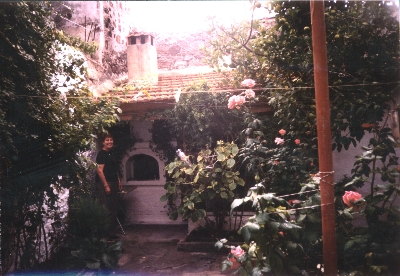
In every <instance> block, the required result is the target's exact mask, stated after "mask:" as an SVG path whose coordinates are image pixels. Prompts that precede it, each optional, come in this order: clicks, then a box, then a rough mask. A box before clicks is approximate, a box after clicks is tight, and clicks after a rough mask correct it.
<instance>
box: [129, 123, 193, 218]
mask: <svg viewBox="0 0 400 276" xmlns="http://www.w3.org/2000/svg"><path fill="white" fill-rule="evenodd" d="M131 126H133V130H134V133H135V137H136V138H137V139H138V140H139V142H137V143H136V144H135V146H134V148H133V149H132V150H131V151H129V152H128V154H127V155H126V156H125V157H124V159H123V160H122V164H123V165H124V167H123V170H124V176H123V179H122V185H125V187H126V188H128V189H129V187H131V188H132V187H135V189H134V190H133V191H131V192H129V193H128V194H125V195H124V196H123V201H124V204H125V208H126V220H125V223H126V224H187V222H184V221H182V220H181V219H178V220H177V221H170V220H169V219H168V214H167V211H168V210H167V208H166V207H164V206H165V205H166V202H160V198H161V197H162V196H163V195H164V194H165V190H164V184H165V182H166V179H165V175H164V167H165V163H164V161H162V160H160V158H159V157H158V156H157V154H156V153H155V152H153V151H152V150H151V149H150V147H149V141H150V140H151V133H150V132H149V129H150V128H151V127H152V122H151V121H131ZM136 154H146V155H149V156H151V157H153V158H154V159H156V160H157V162H158V168H159V172H160V179H158V180H146V181H135V180H129V181H128V180H127V179H126V175H127V173H126V163H127V161H128V160H129V158H130V157H131V156H133V155H136Z"/></svg>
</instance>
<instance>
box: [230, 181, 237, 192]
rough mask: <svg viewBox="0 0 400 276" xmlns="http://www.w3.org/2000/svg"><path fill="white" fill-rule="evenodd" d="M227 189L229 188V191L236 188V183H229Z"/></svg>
mask: <svg viewBox="0 0 400 276" xmlns="http://www.w3.org/2000/svg"><path fill="white" fill-rule="evenodd" d="M229 189H230V190H231V191H233V190H235V189H236V183H235V182H232V183H230V184H229Z"/></svg>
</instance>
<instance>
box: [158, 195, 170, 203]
mask: <svg viewBox="0 0 400 276" xmlns="http://www.w3.org/2000/svg"><path fill="white" fill-rule="evenodd" d="M167 200H168V195H163V196H162V197H161V198H160V201H161V202H164V201H167Z"/></svg>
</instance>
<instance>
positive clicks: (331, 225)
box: [310, 1, 337, 276]
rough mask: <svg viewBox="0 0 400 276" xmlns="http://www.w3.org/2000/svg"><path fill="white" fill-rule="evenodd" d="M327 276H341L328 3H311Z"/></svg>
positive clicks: (323, 238) (324, 251)
mask: <svg viewBox="0 0 400 276" xmlns="http://www.w3.org/2000/svg"><path fill="white" fill-rule="evenodd" d="M310 8H311V27H312V46H313V60H314V85H315V103H316V111H317V114H316V115H317V135H318V160H319V171H320V172H319V175H320V190H321V217H322V244H323V261H324V275H329V276H331V275H335V276H336V275H337V246H336V213H335V193H334V186H333V161H332V144H331V143H332V137H331V124H330V104H329V88H328V61H327V53H326V33H325V17H324V16H325V15H324V1H311V2H310Z"/></svg>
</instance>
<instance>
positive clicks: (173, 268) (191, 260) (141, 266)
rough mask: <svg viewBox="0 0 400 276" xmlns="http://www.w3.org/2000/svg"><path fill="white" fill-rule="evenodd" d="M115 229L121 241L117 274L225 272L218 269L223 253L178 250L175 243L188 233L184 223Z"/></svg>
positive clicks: (160, 275) (158, 275) (184, 275)
mask: <svg viewBox="0 0 400 276" xmlns="http://www.w3.org/2000/svg"><path fill="white" fill-rule="evenodd" d="M124 230H125V233H126V235H123V234H122V231H121V230H119V231H120V232H119V233H118V235H119V237H120V239H121V240H122V242H123V244H124V254H123V256H122V257H121V259H120V260H119V267H118V268H117V269H116V270H115V274H116V275H138V276H139V275H140V276H147V275H148V276H163V275H177V276H178V275H182V276H192V275H208V276H216V275H228V274H231V273H232V272H233V271H226V272H221V262H222V261H223V260H224V259H225V258H226V257H227V254H226V253H223V252H220V251H218V250H217V249H215V251H212V252H186V251H179V250H178V248H177V244H178V242H179V241H180V240H183V239H184V238H185V236H186V234H187V231H188V228H187V225H135V226H126V227H124Z"/></svg>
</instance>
